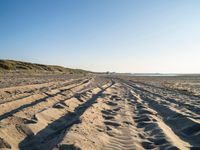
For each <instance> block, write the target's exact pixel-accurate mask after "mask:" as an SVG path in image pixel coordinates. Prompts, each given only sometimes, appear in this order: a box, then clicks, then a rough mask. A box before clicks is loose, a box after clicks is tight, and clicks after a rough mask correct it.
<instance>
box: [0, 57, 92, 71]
mask: <svg viewBox="0 0 200 150" xmlns="http://www.w3.org/2000/svg"><path fill="white" fill-rule="evenodd" d="M8 71H22V72H33V73H34V72H51V73H71V74H72V73H88V71H85V70H81V69H71V68H65V67H62V66H54V65H43V64H35V63H29V62H22V61H15V60H0V72H8Z"/></svg>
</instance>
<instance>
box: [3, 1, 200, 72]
mask: <svg viewBox="0 0 200 150" xmlns="http://www.w3.org/2000/svg"><path fill="white" fill-rule="evenodd" d="M0 59H14V60H21V61H28V62H34V63H42V64H52V65H61V66H65V67H71V68H81V69H86V70H91V71H113V72H129V73H130V72H131V73H200V1H199V0H165V1H164V0H0Z"/></svg>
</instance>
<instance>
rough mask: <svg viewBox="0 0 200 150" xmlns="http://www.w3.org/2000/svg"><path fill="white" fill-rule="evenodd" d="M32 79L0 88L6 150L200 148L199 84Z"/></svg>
mask: <svg viewBox="0 0 200 150" xmlns="http://www.w3.org/2000/svg"><path fill="white" fill-rule="evenodd" d="M33 78H34V77H33V76H32V77H30V78H26V82H24V84H18V82H17V80H16V79H17V78H13V80H12V84H11V85H10V86H8V85H6V86H3V85H1V89H0V97H1V101H0V149H14V150H15V149H22V150H23V149H24V150H37V149H41V150H51V149H54V150H67V149H84V150H132V149H133V150H135V149H137V150H142V149H170V150H172V149H173V150H174V149H180V150H184V149H194V150H195V149H200V105H199V100H200V98H199V97H198V90H192V89H193V88H194V87H190V88H188V89H190V90H187V91H186V90H183V88H184V86H182V89H180V86H178V87H177V88H174V84H173V86H172V82H170V81H171V80H168V79H167V78H165V81H166V80H167V81H169V82H168V84H167V85H166V84H165V85H163V84H162V83H163V78H162V79H159V78H157V79H156V80H155V81H154V80H149V78H150V77H145V78H142V79H141V78H135V77H134V78H133V77H112V76H102V75H94V74H93V75H87V76H75V75H74V76H72V75H69V76H63V75H60V76H55V80H54V78H53V77H52V76H51V79H50V78H48V77H46V76H45V77H42V76H41V77H40V80H39V81H38V82H37V83H35V81H36V80H37V78H35V80H34V82H33V80H32V79H33ZM174 80H176V79H174ZM176 81H177V82H180V83H179V84H178V85H181V81H180V80H176ZM2 83H4V82H2ZM169 83H170V84H169ZM187 83H189V80H188V79H187ZM197 83H198V82H197ZM183 91H184V92H183ZM191 91H193V92H191ZM194 91H195V92H194Z"/></svg>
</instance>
